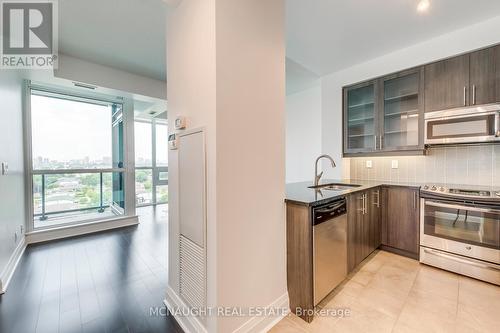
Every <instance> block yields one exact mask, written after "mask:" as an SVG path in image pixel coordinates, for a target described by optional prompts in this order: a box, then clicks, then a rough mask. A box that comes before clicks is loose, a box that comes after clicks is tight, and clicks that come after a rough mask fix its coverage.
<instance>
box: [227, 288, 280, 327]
mask: <svg viewBox="0 0 500 333" xmlns="http://www.w3.org/2000/svg"><path fill="white" fill-rule="evenodd" d="M277 309H286V310H285V311H283V313H280V314H278V315H276V316H269V315H268V316H260V317H252V318H250V319H249V320H248V321H246V322H245V323H244V324H243V325H241V326H240V327H238V328H237V329H236V330H234V331H233V333H253V332H268V331H269V330H270V329H271V328H272V327H273V326H274V325H276V324H277V323H278V322H279V321H280V320H281V319H283V318H284V317H285V316H287V315H288V313H289V312H290V302H289V298H288V292H285V293H284V294H283V295H281V296H280V297H278V298H277V299H276V300H274V301H273V302H272V303H271V304H269V305H268V306H266V307H265V313H273V312H276V311H277Z"/></svg>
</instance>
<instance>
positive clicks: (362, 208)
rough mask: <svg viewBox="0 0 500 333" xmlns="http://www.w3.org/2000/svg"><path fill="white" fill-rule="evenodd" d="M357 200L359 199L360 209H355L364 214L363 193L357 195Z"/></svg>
mask: <svg viewBox="0 0 500 333" xmlns="http://www.w3.org/2000/svg"><path fill="white" fill-rule="evenodd" d="M358 200H361V209H356V210H357V211H360V212H361V214H363V215H364V214H365V196H364V195H361V196H360V197H358Z"/></svg>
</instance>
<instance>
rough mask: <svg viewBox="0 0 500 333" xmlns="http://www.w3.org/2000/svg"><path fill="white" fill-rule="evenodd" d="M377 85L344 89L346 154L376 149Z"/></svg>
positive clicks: (368, 84)
mask: <svg viewBox="0 0 500 333" xmlns="http://www.w3.org/2000/svg"><path fill="white" fill-rule="evenodd" d="M376 92H377V84H376V82H375V81H372V82H368V83H363V84H360V85H356V86H352V87H348V88H345V89H344V121H345V123H344V129H345V130H344V152H348V153H360V152H369V151H374V150H375V149H376V147H375V145H376V140H375V133H376V128H377V125H378V124H377V117H376V105H377V94H376Z"/></svg>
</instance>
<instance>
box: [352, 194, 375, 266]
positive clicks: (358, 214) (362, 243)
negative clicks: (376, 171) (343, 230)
mask: <svg viewBox="0 0 500 333" xmlns="http://www.w3.org/2000/svg"><path fill="white" fill-rule="evenodd" d="M380 198H381V192H380V188H378V187H377V188H374V189H370V190H366V191H363V192H357V193H354V194H351V195H350V196H349V197H348V200H347V205H348V207H347V212H348V224H347V226H348V231H347V269H348V271H349V272H351V271H352V270H353V269H354V268H356V266H357V265H359V263H361V261H363V260H364V259H365V258H366V257H368V256H369V255H370V253H372V252H373V251H374V250H375V249H377V248H378V247H379V246H380V228H381V201H380Z"/></svg>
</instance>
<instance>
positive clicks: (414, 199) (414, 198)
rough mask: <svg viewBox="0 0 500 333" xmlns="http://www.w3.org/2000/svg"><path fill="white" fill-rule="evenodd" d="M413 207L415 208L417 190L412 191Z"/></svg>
mask: <svg viewBox="0 0 500 333" xmlns="http://www.w3.org/2000/svg"><path fill="white" fill-rule="evenodd" d="M413 209H417V192H413Z"/></svg>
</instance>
